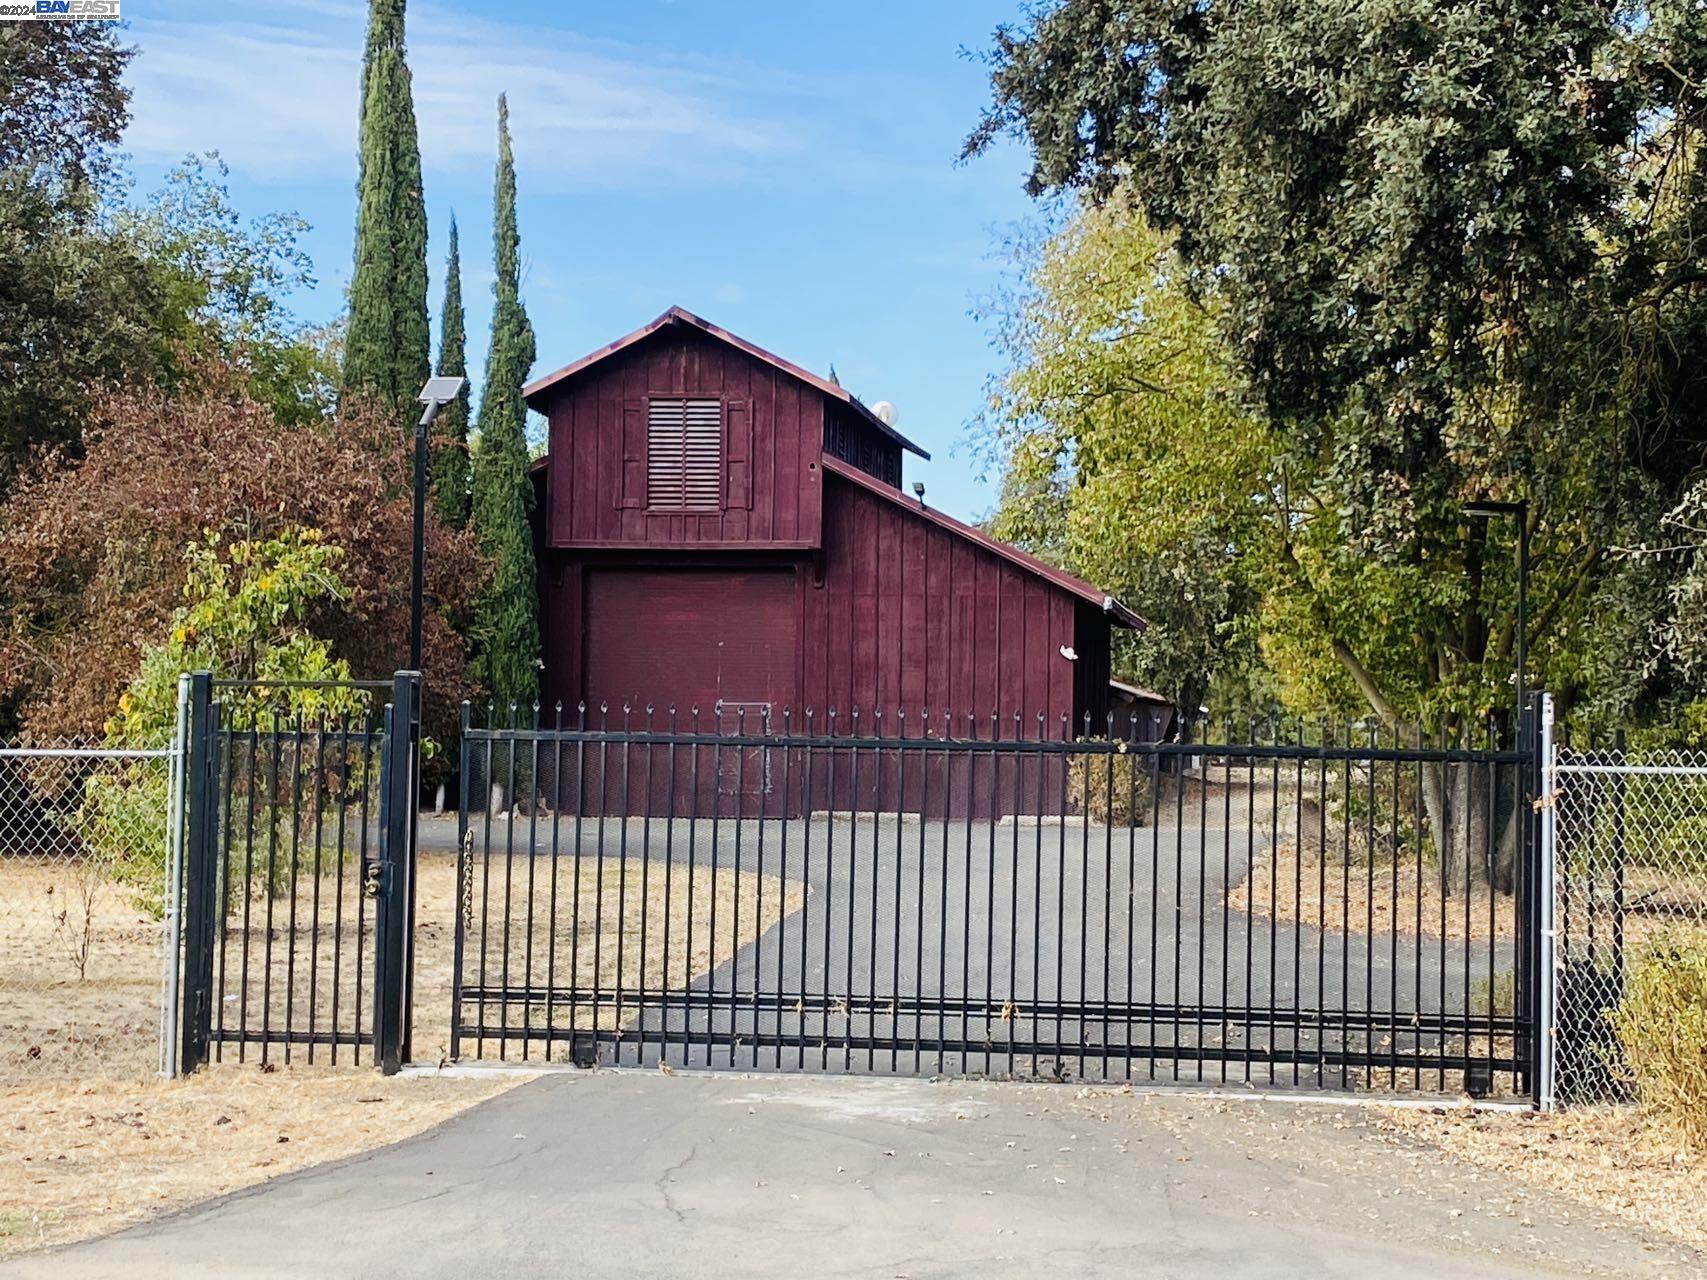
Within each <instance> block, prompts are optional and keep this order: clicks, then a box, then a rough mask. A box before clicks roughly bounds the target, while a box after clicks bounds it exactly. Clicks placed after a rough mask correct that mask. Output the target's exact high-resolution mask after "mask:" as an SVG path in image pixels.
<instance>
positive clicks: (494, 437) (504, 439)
mask: <svg viewBox="0 0 1707 1280" xmlns="http://www.w3.org/2000/svg"><path fill="white" fill-rule="evenodd" d="M496 185H497V192H496V195H495V198H494V211H493V243H494V258H495V263H494V265H495V267H496V275H497V278H496V280H495V281H494V282H493V285H492V292H493V295H494V298H495V305H494V307H493V311H492V344H491V347H490V348H489V349H488V351H487V354H486V381H485V385H484V388H483V389H482V391H481V393H480V420H479V424H478V434H477V436H476V439H475V442H474V489H473V504H472V509H471V513H470V514H471V519H472V521H473V525H474V530H475V535H476V537H477V538H478V540H479V543H480V549H481V550H482V551H483V552H485V554H486V555H487V557H489V558H490V560H491V562H492V577H491V579H490V580H489V581H488V582H487V584H486V588H485V590H484V591H482V592H481V593H480V598H479V599H478V601H477V602H476V605H475V624H474V630H475V636H474V640H475V671H474V674H475V676H476V678H477V679H478V680H479V681H480V683H481V684H483V685H484V686H485V687H486V689H487V691H488V692H489V693H490V694H491V696H492V698H493V700H494V701H495V702H496V703H497V704H498V706H499V707H500V708H501V709H503V708H508V707H509V705H510V704H512V703H514V704H515V706H516V707H517V708H518V709H519V710H521V711H522V712H523V714H526V712H527V710H528V709H530V708H531V707H532V704H533V702H534V699H535V698H536V697H537V696H538V692H539V668H538V656H539V617H538V614H537V612H536V609H537V600H536V597H535V586H534V562H533V533H532V530H531V529H530V527H529V524H528V512H529V509H530V508H531V507H532V506H533V487H532V485H531V483H530V481H529V478H528V447H527V404H526V402H525V401H523V399H522V384H523V383H524V382H525V381H526V380H527V375H528V370H529V369H531V368H532V367H533V358H534V345H533V326H532V325H531V324H529V323H528V317H527V312H526V311H525V310H523V308H522V302H521V296H520V267H519V257H520V249H521V238H520V236H519V235H518V233H517V231H516V167H515V160H514V157H513V156H512V155H511V152H510V107H509V103H508V102H507V101H506V100H505V99H504V98H503V97H502V96H500V97H499V99H498V172H497V184H496Z"/></svg>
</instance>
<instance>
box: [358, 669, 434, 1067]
mask: <svg viewBox="0 0 1707 1280" xmlns="http://www.w3.org/2000/svg"><path fill="white" fill-rule="evenodd" d="M420 735H421V675H420V672H418V671H399V672H398V673H397V674H396V676H395V677H394V678H393V680H392V682H391V705H390V706H388V707H386V709H385V756H384V758H383V760H382V761H381V765H380V794H379V826H380V836H379V851H378V856H377V857H376V858H375V859H374V860H373V861H371V862H370V863H369V864H368V865H367V867H366V868H364V872H363V878H362V880H363V891H364V892H365V893H367V895H368V896H369V897H371V898H373V899H374V946H375V948H376V950H375V954H374V975H373V1000H374V1004H373V1054H374V1061H375V1062H376V1063H377V1064H378V1065H379V1069H380V1070H381V1071H382V1072H384V1073H385V1074H386V1075H388V1076H389V1075H396V1074H397V1071H398V1069H399V1068H400V1067H401V1066H402V1065H403V1063H404V1062H406V1061H407V1060H408V1057H409V1021H410V1019H409V1003H410V1002H409V985H410V984H409V970H410V960H411V954H412V951H413V948H412V946H411V945H410V943H411V938H410V935H411V933H412V932H413V930H412V928H411V924H412V919H411V917H412V916H413V914H414V910H413V908H414V898H415V892H414V881H415V811H416V803H415V792H416V787H417V785H418V782H417V775H418V773H419V770H418V768H417V763H418V760H419V752H418V746H419V742H420Z"/></svg>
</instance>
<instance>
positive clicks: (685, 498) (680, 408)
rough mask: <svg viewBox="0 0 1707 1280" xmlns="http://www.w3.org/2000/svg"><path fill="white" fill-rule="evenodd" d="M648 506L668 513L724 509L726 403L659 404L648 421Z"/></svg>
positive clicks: (652, 408) (671, 401) (669, 401)
mask: <svg viewBox="0 0 1707 1280" xmlns="http://www.w3.org/2000/svg"><path fill="white" fill-rule="evenodd" d="M646 505H647V506H648V507H652V508H654V509H662V510H666V511H717V510H719V509H721V508H722V506H723V402H722V401H721V400H680V399H667V400H664V399H654V400H653V401H652V402H651V404H650V406H649V411H648V416H647V421H646Z"/></svg>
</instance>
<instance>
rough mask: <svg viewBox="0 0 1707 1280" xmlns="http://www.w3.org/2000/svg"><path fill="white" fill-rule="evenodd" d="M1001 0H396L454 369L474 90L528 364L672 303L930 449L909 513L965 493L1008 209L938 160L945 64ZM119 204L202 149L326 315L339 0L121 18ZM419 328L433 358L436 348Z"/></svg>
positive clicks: (487, 187)
mask: <svg viewBox="0 0 1707 1280" xmlns="http://www.w3.org/2000/svg"><path fill="white" fill-rule="evenodd" d="M1017 9H1018V5H1017V0H985V2H984V3H976V2H974V0H933V2H932V3H927V4H919V3H916V2H915V3H907V4H903V3H898V2H896V0H868V3H865V4H863V5H859V6H834V7H831V6H828V5H818V4H812V3H800V2H799V0H794V2H792V3H787V2H785V3H771V2H768V0H767V2H763V3H754V2H743V3H734V2H731V0H725V2H722V3H712V2H710V0H706V2H703V3H689V2H686V0H682V2H679V3H671V2H670V0H641V2H634V0H629V2H625V3H610V2H609V0H601V2H599V3H581V2H577V3H564V4H548V3H532V2H517V3H511V4H505V5H496V4H474V3H455V2H453V0H435V2H434V3H427V2H426V0H413V2H412V3H411V4H410V6H409V45H410V64H411V67H412V69H413V72H414V77H415V103H416V111H417V113H418V116H419V119H420V131H421V150H422V159H423V163H424V166H425V174H426V190H427V204H428V218H429V223H430V226H431V230H432V248H431V255H430V260H431V265H432V269H433V284H432V290H433V292H432V304H433V307H434V311H435V317H434V319H435V332H436V324H437V315H436V311H437V306H438V299H439V296H440V290H441V288H442V272H443V266H444V252H445V235H446V230H447V228H448V226H449V222H450V215H451V213H452V212H453V211H454V212H455V214H456V218H457V222H458V224H459V226H460V229H461V233H462V248H463V267H464V278H463V291H464V296H465V298H466V299H467V301H468V304H469V334H470V347H469V359H470V362H471V365H472V366H473V367H474V368H475V369H476V370H477V371H478V369H479V367H480V365H481V362H482V361H483V359H484V352H485V336H486V328H487V320H488V314H489V307H490V298H491V280H492V275H491V267H490V261H491V187H492V164H493V157H494V148H495V143H494V133H495V129H496V123H495V120H496V106H495V103H496V98H497V95H498V93H499V92H500V91H501V90H503V91H507V92H508V93H509V95H510V111H511V117H512V123H513V127H514V132H515V146H516V165H517V179H518V185H519V189H520V220H521V233H522V249H523V256H524V271H525V275H524V279H523V291H524V296H525V299H526V302H527V306H528V311H529V314H530V315H531V316H532V318H533V323H534V327H535V329H536V331H537V332H538V336H539V363H538V364H537V365H536V367H535V372H536V373H538V372H543V371H546V370H549V369H552V368H556V367H557V366H559V365H561V364H565V363H567V362H568V361H570V360H572V359H574V358H575V357H577V356H579V355H581V354H583V353H584V352H586V351H588V350H590V349H592V348H594V347H597V346H600V345H602V344H603V343H605V342H607V341H609V340H610V339H612V338H615V337H618V336H620V335H621V334H623V333H626V332H628V331H629V330H630V329H633V328H636V327H638V326H639V325H641V324H643V323H645V322H646V321H647V320H650V319H651V318H652V317H654V316H655V315H657V314H658V313H659V312H660V311H662V310H663V309H664V308H665V307H667V306H669V305H671V304H672V303H679V304H681V305H682V306H685V307H687V308H688V309H689V310H692V311H695V312H698V313H699V314H701V315H703V316H705V317H707V318H708V319H710V320H712V321H714V322H716V323H718V324H721V325H723V326H725V327H727V328H730V329H733V330H734V331H735V332H737V333H739V334H741V335H742V336H744V337H747V338H749V339H751V340H752V341H754V342H757V343H759V344H760V345H762V346H766V347H769V348H771V349H772V350H774V351H776V352H778V353H779V354H781V355H783V356H785V357H787V358H788V359H791V360H793V361H795V362H796V363H798V364H802V365H805V366H806V367H808V368H811V369H814V370H817V371H819V372H823V371H825V370H826V369H827V368H828V367H829V366H830V365H831V363H834V365H835V367H836V370H837V372H838V374H839V375H840V377H841V379H842V382H843V383H844V385H846V386H848V387H849V388H850V389H852V390H853V391H854V392H855V393H856V394H858V395H860V396H862V397H863V398H865V399H866V400H867V401H868V402H869V401H876V400H879V399H887V400H891V401H893V402H894V403H895V404H896V405H897V406H898V407H899V409H900V413H901V418H900V422H899V426H900V428H901V430H903V431H904V432H906V433H907V434H908V435H909V436H911V437H912V438H913V439H915V440H917V441H919V442H920V443H921V444H922V445H924V446H925V447H926V448H927V449H929V450H930V451H931V453H932V455H933V460H932V461H931V462H929V463H923V462H920V461H919V460H918V459H913V458H910V459H909V462H908V475H909V478H910V479H913V478H917V479H923V480H924V481H925V482H926V484H927V485H928V486H929V493H930V498H931V501H932V502H933V503H934V504H936V505H939V506H941V507H943V508H944V509H946V510H948V511H951V512H953V513H955V514H957V515H960V516H963V517H971V516H976V515H978V514H980V513H982V512H983V511H985V510H986V509H987V508H988V507H989V506H990V505H991V503H992V502H993V500H994V495H993V488H992V486H991V485H990V484H979V483H977V482H976V479H975V472H976V470H977V463H976V460H975V458H974V457H973V455H972V451H971V450H970V449H969V448H968V447H967V445H966V443H965V441H966V431H967V427H966V424H967V421H968V419H970V418H971V417H972V416H973V415H974V414H976V413H977V412H978V410H979V408H980V406H981V404H982V403H983V400H984V397H985V395H986V390H985V381H986V379H987V377H988V376H989V374H990V372H991V370H992V369H993V368H994V367H995V364H996V356H995V353H994V352H993V351H992V350H991V349H990V346H989V335H988V331H987V328H986V326H985V325H984V324H982V323H981V322H980V321H978V320H977V319H975V318H974V317H973V316H972V314H971V312H972V310H973V308H974V307H975V306H976V304H977V302H978V300H979V299H980V298H981V297H984V296H986V295H987V294H988V293H989V291H990V290H991V289H992V288H993V287H994V286H996V285H997V284H998V283H999V281H1000V280H1001V278H1002V276H1003V274H1004V272H1005V270H1006V267H1005V265H1004V263H1003V261H1002V258H1001V255H1000V244H1001V240H1002V238H1003V236H1004V235H1005V234H1006V233H1007V232H1008V231H1009V230H1011V228H1012V227H1013V226H1014V225H1015V224H1016V223H1017V222H1018V221H1019V220H1021V219H1025V218H1028V217H1031V216H1032V213H1033V211H1032V208H1031V206H1030V203H1029V202H1028V201H1027V200H1026V198H1025V196H1024V193H1023V191H1022V190H1021V180H1022V176H1023V172H1024V168H1025V164H1024V157H1023V155H1022V154H1021V153H1020V152H1019V151H1018V150H1017V149H1016V148H1013V147H1006V148H1003V149H1002V150H1000V151H998V152H997V153H995V154H993V155H990V156H986V157H984V158H982V159H980V160H977V161H974V162H972V163H970V164H967V165H957V164H956V162H955V158H956V156H957V154H958V150H959V145H960V142H961V140H962V138H963V137H964V136H965V134H966V132H967V131H968V130H969V129H970V128H971V127H972V125H973V124H974V123H975V121H976V119H977V115H978V111H979V109H980V108H981V106H982V105H983V104H984V102H985V100H986V95H987V87H986V81H985V79H984V75H983V72H982V71H981V69H980V68H979V66H978V65H977V64H976V63H973V62H969V61H968V60H966V59H965V58H964V57H962V55H961V49H962V47H963V46H965V47H971V48H974V49H982V48H984V47H985V46H986V45H987V44H988V41H989V35H990V32H991V31H992V29H993V28H994V27H995V25H996V24H997V23H998V22H1001V21H1004V20H1012V19H1013V18H1015V17H1016V16H1017ZM125 15H126V18H127V19H128V20H129V39H130V40H131V42H132V43H134V44H135V45H136V46H137V47H138V48H139V50H140V52H139V54H138V56H137V59H136V61H135V63H134V64H133V68H132V76H131V80H132V84H133V87H134V90H135V96H134V101H133V104H132V105H133V112H134V118H133V121H132V124H131V128H130V131H129V134H128V135H127V137H126V142H125V146H126V149H127V150H128V151H129V152H130V154H131V156H132V162H133V166H134V168H135V170H136V174H137V180H138V185H139V186H140V188H141V189H142V190H144V191H146V190H148V189H150V188H151V187H152V186H153V185H157V183H158V179H159V177H160V175H161V174H162V173H163V172H164V171H165V170H166V169H167V168H169V167H170V166H171V165H172V164H173V163H174V162H176V161H177V160H178V159H180V158H181V157H182V156H183V155H184V154H185V153H186V152H190V151H198V152H199V151H206V150H210V149H214V150H218V151H219V152H220V153H221V154H222V156H223V157H224V158H225V160H226V162H227V163H228V164H229V165H230V167H231V170H232V189H233V194H234V196H235V197H236V199H237V202H238V204H239V207H240V208H242V209H243V211H244V212H245V213H261V212H264V211H267V210H271V209H294V210H296V211H297V212H299V213H301V214H302V215H303V216H304V217H306V218H307V219H308V220H309V221H310V222H311V223H312V224H313V227H314V230H313V232H312V234H311V236H310V238H309V241H308V245H307V247H308V249H309V250H310V252H311V253H312V254H313V257H314V261H315V266H316V268H317V274H318V287H317V288H316V289H315V290H314V291H313V292H312V293H311V294H307V295H305V296H303V297H301V298H300V299H298V310H299V312H300V313H301V314H302V316H303V317H304V318H305V319H307V320H312V321H321V320H325V319H328V318H330V317H331V316H332V315H333V314H335V313H336V311H337V310H338V309H339V306H340V302H341V298H342V293H343V290H344V288H345V286H346V285H347V284H348V280H349V263H350V255H351V234H352V228H353V224H354V216H355V214H354V188H355V174H356V101H357V94H358V88H359V86H358V75H359V67H360V57H361V47H362V38H363V31H364V24H365V19H366V5H365V3H363V2H362V0H270V2H267V3H250V2H248V0H231V2H229V3H224V4H221V5H219V6H212V5H196V6H184V5H161V4H157V3H150V2H149V0H132V2H129V3H127V4H126V5H125ZM436 349H437V348H436V338H435V351H436Z"/></svg>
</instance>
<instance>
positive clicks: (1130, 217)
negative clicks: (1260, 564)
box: [986, 200, 1270, 709]
mask: <svg viewBox="0 0 1707 1280" xmlns="http://www.w3.org/2000/svg"><path fill="white" fill-rule="evenodd" d="M1020 252H1021V253H1022V254H1023V256H1024V258H1025V264H1026V266H1025V275H1024V280H1023V284H1022V287H1021V288H1020V289H1019V290H1018V292H1017V293H1015V294H1012V295H1009V296H1007V297H1005V298H1004V299H1003V300H1002V301H1001V302H1000V304H999V305H998V307H997V309H996V310H995V312H994V313H993V315H992V316H991V317H990V318H991V319H993V320H994V321H995V323H996V325H997V335H998V340H999V343H1000V346H1001V348H1002V349H1003V351H1004V353H1005V354H1006V356H1007V358H1008V361H1009V371H1008V373H1007V374H1006V375H1005V376H1004V377H1003V378H1001V379H1000V380H998V381H997V383H996V384H995V385H994V386H993V388H992V391H993V396H992V404H993V409H992V412H991V414H990V415H989V418H988V421H987V423H986V425H987V426H988V427H989V428H990V429H991V430H992V431H993V433H994V440H995V443H996V445H997V447H998V449H999V451H1000V452H1001V454H1002V455H1003V459H1004V461H1005V463H1006V467H1007V470H1006V474H1005V476H1004V480H1003V488H1002V500H1001V503H1000V505H999V506H998V509H997V513H996V518H995V520H994V521H993V522H992V531H993V532H994V533H995V534H996V535H997V536H998V537H1002V538H1006V539H1008V540H1010V541H1014V542H1018V543H1020V544H1021V545H1023V546H1026V547H1028V548H1030V549H1031V550H1033V551H1035V552H1037V553H1038V554H1039V555H1042V556H1044V557H1045V558H1047V559H1050V560H1053V561H1055V562H1057V563H1061V564H1064V565H1065V566H1067V567H1068V568H1070V569H1072V570H1073V571H1074V572H1077V573H1081V574H1083V575H1085V576H1086V577H1088V578H1090V579H1091V580H1092V581H1094V582H1096V583H1098V584H1099V585H1103V586H1106V587H1107V588H1108V589H1109V590H1111V591H1114V592H1115V593H1116V594H1117V595H1119V596H1120V597H1121V598H1122V599H1123V600H1125V601H1126V602H1127V603H1129V604H1131V605H1132V606H1133V608H1135V609H1136V610H1137V611H1138V612H1139V613H1140V614H1142V615H1143V616H1144V618H1145V619H1146V620H1147V621H1148V622H1149V623H1150V626H1149V628H1148V629H1147V630H1145V631H1143V632H1141V633H1139V634H1137V635H1136V636H1132V637H1122V638H1120V639H1119V640H1118V642H1117V644H1118V647H1117V651H1116V654H1115V661H1116V667H1117V670H1119V671H1120V672H1121V673H1123V674H1125V675H1127V676H1130V677H1132V678H1135V679H1137V680H1139V681H1140V682H1142V683H1144V684H1146V685H1149V686H1151V687H1154V688H1157V689H1159V690H1160V691H1162V692H1163V693H1165V694H1166V695H1167V696H1168V697H1169V698H1170V699H1172V700H1173V701H1174V702H1175V703H1176V704H1177V705H1179V706H1181V707H1186V708H1192V709H1195V708H1196V707H1197V706H1199V705H1200V704H1201V703H1203V702H1205V701H1206V700H1208V699H1209V695H1210V684H1211V678H1212V677H1213V676H1215V675H1216V674H1217V673H1225V672H1226V670H1227V669H1228V667H1229V664H1234V665H1237V664H1240V663H1246V664H1248V662H1249V661H1250V659H1251V656H1252V655H1251V646H1250V644H1249V631H1248V628H1241V626H1240V625H1239V624H1240V620H1241V618H1243V617H1244V616H1245V615H1247V614H1248V613H1249V612H1250V610H1251V609H1252V607H1253V605H1254V600H1255V587H1254V584H1253V580H1252V579H1253V574H1254V573H1255V571H1256V568H1257V563H1256V561H1255V560H1254V559H1252V558H1251V556H1250V554H1249V546H1248V544H1250V543H1251V542H1253V541H1254V540H1256V539H1257V537H1258V536H1259V535H1260V531H1261V522H1262V510H1261V507H1260V505H1258V504H1256V503H1254V502H1252V501H1251V498H1252V495H1254V494H1256V493H1258V492H1259V491H1260V490H1261V489H1262V487H1263V485H1264V482H1265V474H1266V467H1267V462H1268V453H1269V449H1270V442H1269V440H1268V437H1267V432H1266V431H1265V430H1264V429H1263V426H1262V424H1261V422H1260V421H1259V420H1257V419H1255V418H1254V417H1253V416H1252V415H1250V414H1249V413H1246V412H1244V411H1243V410H1242V409H1241V407H1240V406H1239V405H1238V404H1237V403H1236V401H1235V399H1234V397H1233V396H1232V394H1231V391H1230V375H1229V372H1228V369H1227V362H1226V358H1225V355H1224V353H1223V352H1222V350H1221V348H1220V345H1219V342H1218V340H1217V338H1216V334H1215V318H1214V315H1213V311H1212V309H1211V308H1210V307H1208V306H1205V305H1204V304H1202V303H1201V302H1200V301H1198V300H1197V299H1195V298H1193V297H1192V296H1190V294H1189V292H1188V291H1187V289H1186V288H1185V287H1184V283H1183V276H1184V271H1185V269H1184V267H1183V264H1181V262H1180V261H1179V259H1178V257H1177V255H1175V253H1174V252H1173V250H1172V247H1171V245H1170V243H1169V240H1168V237H1166V236H1164V235H1161V234H1159V233H1157V232H1155V231H1153V230H1151V229H1150V227H1149V226H1148V225H1147V224H1146V223H1145V221H1144V219H1143V218H1142V216H1141V215H1140V214H1139V213H1138V212H1137V211H1136V210H1135V209H1133V208H1132V207H1131V205H1130V203H1129V202H1127V201H1124V200H1111V201H1109V202H1108V203H1106V204H1104V205H1102V206H1094V205H1092V206H1087V207H1086V208H1084V209H1083V210H1082V211H1080V212H1079V214H1078V216H1077V217H1075V218H1073V219H1072V220H1071V221H1070V222H1069V223H1068V224H1067V225H1066V226H1065V227H1064V228H1062V229H1061V230H1060V231H1059V233H1058V234H1056V235H1054V236H1052V237H1049V238H1048V239H1047V240H1045V241H1044V242H1043V243H1041V244H1026V245H1022V246H1020ZM1241 552H1242V553H1243V554H1241Z"/></svg>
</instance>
